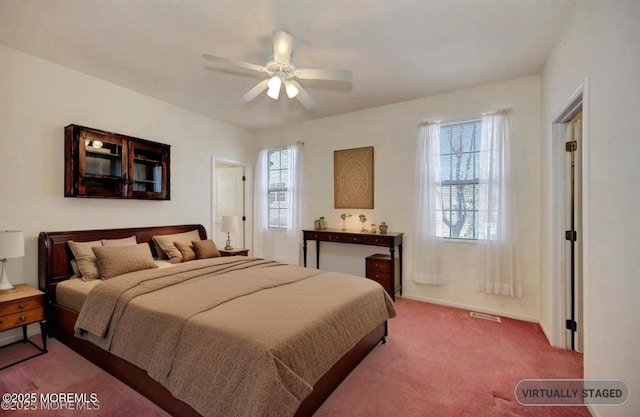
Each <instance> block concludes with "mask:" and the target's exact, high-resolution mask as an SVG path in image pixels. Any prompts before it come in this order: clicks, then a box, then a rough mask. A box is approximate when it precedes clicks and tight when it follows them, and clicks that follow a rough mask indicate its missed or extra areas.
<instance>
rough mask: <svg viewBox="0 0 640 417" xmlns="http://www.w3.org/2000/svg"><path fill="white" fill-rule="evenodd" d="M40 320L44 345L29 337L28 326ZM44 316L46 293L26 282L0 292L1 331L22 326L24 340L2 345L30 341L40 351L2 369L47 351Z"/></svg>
mask: <svg viewBox="0 0 640 417" xmlns="http://www.w3.org/2000/svg"><path fill="white" fill-rule="evenodd" d="M37 322H40V330H41V332H42V347H40V346H38V345H36V344H35V343H33V342H32V341H31V340H29V339H28V338H27V326H28V325H29V324H32V323H37ZM46 324H47V322H46V320H45V317H44V293H43V292H42V291H39V290H36V289H35V288H33V287H31V286H29V285H26V284H17V285H16V291H14V292H11V293H0V332H2V331H5V330H10V329H15V328H18V327H22V340H18V341H17V342H13V343H10V344H8V345H5V346H2V347H0V349H1V348H5V347H7V346H11V345H15V344H16V343H30V344H32V345H33V346H35V348H36V349H38V351H39V352H38V353H36V354H35V355H32V356H29V357H27V358H24V359H21V360H19V361H17V362H14V363H12V364H10V365H6V366H4V367H2V368H0V370H2V369H6V368H8V367H10V366H13V365H16V364H18V363H21V362H24V361H26V360H28V359H31V358H35V357H36V356H40V355H43V354H45V353H47V331H46V330H47V329H46Z"/></svg>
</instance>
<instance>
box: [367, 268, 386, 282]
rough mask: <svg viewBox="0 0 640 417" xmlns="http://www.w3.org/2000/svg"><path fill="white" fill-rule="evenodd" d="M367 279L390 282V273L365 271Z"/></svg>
mask: <svg viewBox="0 0 640 417" xmlns="http://www.w3.org/2000/svg"><path fill="white" fill-rule="evenodd" d="M367 278H371V279H373V280H376V281H384V282H391V273H390V272H384V271H372V270H367Z"/></svg>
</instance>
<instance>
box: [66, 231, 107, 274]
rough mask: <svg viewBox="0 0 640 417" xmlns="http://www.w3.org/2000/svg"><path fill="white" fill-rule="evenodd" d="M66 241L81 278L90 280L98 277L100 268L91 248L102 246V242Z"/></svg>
mask: <svg viewBox="0 0 640 417" xmlns="http://www.w3.org/2000/svg"><path fill="white" fill-rule="evenodd" d="M67 243H68V244H69V248H70V249H71V252H72V253H73V257H74V258H75V261H76V264H77V269H78V272H80V275H81V278H82V280H83V281H91V280H93V279H98V278H100V270H99V269H98V264H97V262H96V257H95V255H94V253H93V250H92V248H94V247H100V246H102V242H101V241H99V240H94V241H91V242H74V241H73V240H70V241H68V242H67ZM72 267H73V265H72Z"/></svg>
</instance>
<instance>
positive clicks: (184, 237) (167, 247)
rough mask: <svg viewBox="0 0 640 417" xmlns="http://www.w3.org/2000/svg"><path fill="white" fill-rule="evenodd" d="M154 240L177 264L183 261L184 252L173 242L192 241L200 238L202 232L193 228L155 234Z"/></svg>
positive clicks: (171, 260)
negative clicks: (181, 231) (173, 232)
mask: <svg viewBox="0 0 640 417" xmlns="http://www.w3.org/2000/svg"><path fill="white" fill-rule="evenodd" d="M153 240H154V242H156V243H157V244H158V246H160V249H161V250H162V252H164V253H165V254H166V255H167V257H168V258H169V261H170V262H171V263H172V264H177V263H180V262H182V254H181V253H180V251H179V250H178V248H176V246H175V245H174V244H173V242H184V243H191V242H192V241H194V240H200V234H199V233H198V230H192V231H190V232H184V233H176V234H173V235H158V236H154V237H153Z"/></svg>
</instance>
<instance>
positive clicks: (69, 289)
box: [56, 260, 176, 313]
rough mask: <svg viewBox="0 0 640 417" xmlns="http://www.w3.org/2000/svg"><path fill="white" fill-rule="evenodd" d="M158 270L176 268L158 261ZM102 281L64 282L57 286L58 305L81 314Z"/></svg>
mask: <svg viewBox="0 0 640 417" xmlns="http://www.w3.org/2000/svg"><path fill="white" fill-rule="evenodd" d="M155 263H156V265H158V268H167V267H171V266H175V265H176V264H172V263H171V262H169V261H168V260H156V261H155ZM102 282H103V281H102V280H101V279H94V280H90V281H83V280H81V279H80V278H77V277H72V278H69V279H68V280H66V281H62V282H60V283H58V285H56V303H57V304H58V305H60V306H62V307H64V308H68V309H69V310H71V311H75V312H76V313H79V312H80V310H82V306H83V305H84V301H85V300H86V298H87V295H88V294H89V291H91V290H92V289H94V288H95V287H96V286H97V285H99V284H101V283H102Z"/></svg>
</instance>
